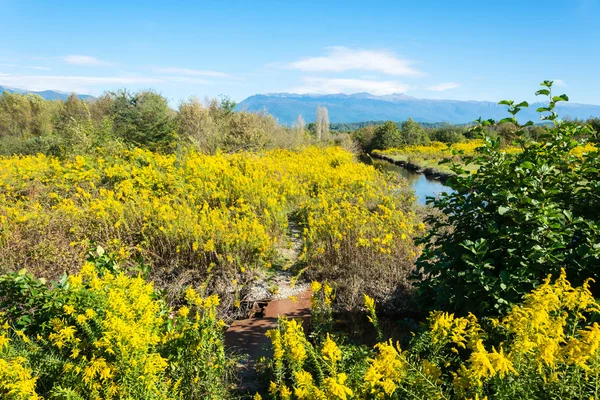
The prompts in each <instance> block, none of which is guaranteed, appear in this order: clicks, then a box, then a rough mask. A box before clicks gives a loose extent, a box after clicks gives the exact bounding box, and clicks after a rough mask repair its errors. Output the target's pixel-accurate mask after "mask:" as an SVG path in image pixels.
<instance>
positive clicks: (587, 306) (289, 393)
mask: <svg viewBox="0 0 600 400" xmlns="http://www.w3.org/2000/svg"><path fill="white" fill-rule="evenodd" d="M313 286H315V287H316V288H318V289H320V290H322V289H321V287H317V286H319V285H318V284H313ZM365 307H366V308H367V310H368V313H369V314H370V313H371V310H374V308H375V304H374V301H373V300H372V299H371V298H369V297H368V296H365ZM598 312H600V304H599V303H598V302H597V301H596V300H595V299H594V297H593V296H592V294H591V292H590V290H589V284H588V283H585V284H584V285H582V286H581V287H577V288H574V287H572V286H571V285H570V283H569V282H568V281H567V279H566V275H565V273H564V272H563V273H562V274H561V276H559V277H558V278H557V279H556V280H555V281H554V282H552V281H551V279H550V277H549V278H548V279H547V280H546V281H545V282H544V284H543V285H540V286H539V287H538V288H536V289H535V290H534V291H533V292H531V293H530V294H529V295H528V296H526V298H525V299H524V301H523V303H522V304H520V305H516V306H514V308H513V309H512V310H511V311H510V313H508V314H507V315H506V316H505V317H503V318H502V319H500V320H492V324H493V325H494V326H495V335H498V334H501V332H503V333H502V334H503V335H505V340H503V341H502V342H500V343H499V344H498V343H497V345H496V346H491V345H489V344H486V341H488V340H489V339H488V337H487V333H486V331H485V330H484V329H483V328H482V326H481V325H480V324H479V322H478V320H477V318H476V317H475V316H473V315H472V314H469V315H468V316H466V317H457V316H454V315H453V314H449V313H445V312H432V313H431V314H430V316H429V318H428V326H429V329H428V331H427V332H425V333H424V334H423V335H422V336H421V337H420V340H426V342H419V344H418V345H417V346H418V349H419V350H418V351H417V352H415V350H414V349H409V350H408V351H402V349H401V348H400V346H399V345H398V344H393V343H392V341H391V340H388V341H382V342H379V343H377V344H376V345H375V347H374V350H373V351H372V352H371V354H370V356H365V359H363V360H361V361H358V360H357V359H356V358H353V357H356V353H355V352H356V350H351V349H350V348H349V346H341V345H339V344H338V343H336V341H335V340H334V337H333V336H332V335H330V334H326V335H323V339H322V340H321V341H320V342H319V341H317V343H316V344H312V343H311V342H309V341H308V340H306V339H305V338H304V336H303V332H302V330H301V329H298V326H299V325H298V324H297V323H295V322H291V321H288V320H282V321H280V326H279V329H277V330H273V331H271V332H270V334H269V336H270V337H271V339H272V341H273V346H274V349H275V354H274V359H275V361H276V363H275V365H276V367H275V369H274V372H275V374H274V376H275V377H277V379H276V380H274V381H273V382H272V384H271V394H272V395H273V396H274V398H288V399H291V398H294V399H350V398H361V399H362V398H369V399H370V398H374V399H375V398H377V399H380V398H381V399H383V398H390V399H403V398H431V399H449V398H460V399H463V398H471V399H484V398H486V396H488V395H490V394H491V393H498V394H499V393H502V394H503V395H506V396H508V397H507V398H512V397H511V396H513V395H515V394H516V393H521V392H520V391H519V390H523V393H531V391H535V390H537V389H535V388H545V389H544V391H542V392H541V393H540V394H539V395H533V397H532V398H548V397H553V398H554V397H557V398H558V397H560V395H559V393H576V394H574V395H573V396H574V397H577V398H596V396H595V394H594V393H595V390H597V388H598V387H600V325H599V324H598V323H596V322H592V323H590V322H588V320H589V317H590V314H597V313H598ZM288 330H289V331H290V333H289V335H290V336H291V337H294V338H295V339H294V341H293V343H294V344H291V343H284V341H282V339H281V338H283V337H286V335H288ZM293 345H297V346H303V347H304V348H305V351H303V352H301V354H302V355H307V356H308V359H309V360H310V362H303V361H304V358H300V359H298V357H297V356H294V354H298V353H299V352H298V350H295V351H292V346H293ZM424 346H425V347H424ZM319 355H320V357H319ZM348 359H350V360H352V361H351V362H350V364H346V363H345V360H348ZM297 361H301V362H297ZM361 362H362V363H363V365H364V366H363V367H358V366H357V364H358V365H360V363H361ZM550 384H552V385H553V386H548V385H550ZM561 385H563V386H561ZM567 385H571V386H569V387H567ZM546 388H547V389H546ZM546 390H548V392H546ZM563 390H564V392H563ZM540 396H541V397H540Z"/></svg>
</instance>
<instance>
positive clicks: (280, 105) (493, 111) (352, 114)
mask: <svg viewBox="0 0 600 400" xmlns="http://www.w3.org/2000/svg"><path fill="white" fill-rule="evenodd" d="M541 105H542V104H541V103H535V104H531V105H530V107H529V108H524V109H522V110H521V112H520V113H519V115H518V117H519V120H520V121H522V122H526V121H528V120H531V121H534V122H539V120H540V118H539V114H538V113H537V112H536V109H537V108H538V107H539V106H541ZM317 106H325V107H327V109H328V111H329V121H330V122H332V123H336V122H337V123H344V122H363V121H381V120H392V121H404V120H406V119H408V118H412V119H414V120H415V121H418V122H449V123H456V124H462V123H469V122H473V121H474V120H476V119H477V118H479V117H482V118H484V119H488V118H493V119H497V120H499V119H502V118H504V117H506V116H508V114H507V109H506V106H501V105H498V104H497V103H494V102H490V101H473V100H471V101H460V100H435V99H418V98H416V97H412V96H408V95H406V94H404V93H392V94H386V95H381V96H378V95H373V94H371V93H364V92H363V93H353V94H344V93H338V94H298V93H270V94H259V95H255V96H250V97H248V98H247V99H245V100H243V101H241V102H240V103H239V104H238V106H237V109H238V110H244V111H250V112H253V111H262V110H264V109H266V110H267V112H269V113H270V114H272V115H273V116H274V117H276V118H277V119H278V120H279V122H280V123H282V124H286V125H291V124H293V123H294V121H296V118H297V117H298V115H299V114H301V115H302V116H303V117H304V120H305V121H306V122H314V121H315V117H316V108H317ZM557 111H558V113H559V115H560V117H561V118H565V117H571V118H588V117H590V116H596V117H600V106H598V105H587V104H576V103H565V104H562V103H561V104H560V105H558V106H557Z"/></svg>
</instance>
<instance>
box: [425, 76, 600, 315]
mask: <svg viewBox="0 0 600 400" xmlns="http://www.w3.org/2000/svg"><path fill="white" fill-rule="evenodd" d="M543 86H544V87H545V88H544V89H542V90H540V91H539V92H538V94H543V95H548V96H549V97H550V104H549V106H548V107H542V108H540V109H539V110H538V111H540V112H543V113H547V114H549V115H546V116H544V117H543V119H549V120H551V121H553V122H554V127H553V128H552V129H549V131H548V134H546V135H543V136H542V141H540V142H535V141H529V140H525V139H520V140H518V141H517V145H518V146H519V147H521V150H520V151H515V152H512V151H501V150H500V149H499V145H500V143H499V140H497V139H496V140H494V139H490V138H488V137H485V138H484V145H483V146H482V147H480V148H479V149H478V152H477V155H476V156H474V157H471V158H465V159H464V161H465V163H466V164H467V165H468V164H470V163H475V164H477V165H479V169H478V170H477V172H476V173H475V174H467V171H465V169H463V168H462V167H461V166H458V165H454V166H453V170H454V172H456V173H457V176H455V177H454V178H451V179H450V180H448V184H449V186H450V187H451V188H452V189H453V190H454V192H452V193H447V194H442V195H441V196H440V198H439V199H430V203H432V204H433V205H434V207H436V208H438V209H439V210H441V212H442V213H444V214H445V217H446V218H441V219H435V220H434V218H430V220H429V222H430V223H431V224H432V229H431V230H430V231H429V234H428V236H427V237H426V238H425V240H424V241H423V243H424V244H425V250H424V252H423V254H422V255H421V257H420V259H419V262H418V266H419V268H420V271H421V275H419V276H418V278H417V279H418V280H419V281H418V283H417V285H418V286H419V287H420V291H421V293H422V295H423V301H425V302H427V303H428V304H433V305H434V306H436V307H441V308H443V309H453V310H456V311H460V312H461V313H465V312H468V311H471V312H473V313H476V314H478V315H485V314H486V313H490V312H491V313H499V312H502V311H506V310H508V309H510V307H511V304H514V303H515V302H518V301H519V300H521V298H522V296H523V295H524V294H525V293H527V292H529V291H530V290H531V289H533V288H535V287H536V286H538V285H540V284H541V282H542V281H543V279H544V277H545V276H546V274H548V273H553V274H557V273H558V272H559V271H560V269H561V268H563V267H564V268H565V270H566V273H567V276H568V277H569V279H570V280H572V281H573V282H574V283H576V284H581V283H582V282H583V281H584V280H585V279H587V278H589V277H593V278H598V271H599V270H598V268H597V265H598V261H599V258H600V247H598V242H599V240H600V226H599V225H598V218H597V209H598V206H599V205H600V204H599V203H598V199H599V198H600V196H599V194H600V191H599V189H600V186H598V184H597V183H596V181H597V179H596V178H597V171H598V167H599V165H598V160H599V159H598V150H597V149H596V148H595V147H593V146H585V143H584V142H582V141H577V140H576V139H575V138H577V137H582V136H585V135H587V134H588V133H589V130H588V129H587V128H586V127H585V126H582V125H580V124H571V123H566V122H562V121H559V120H558V119H556V117H557V116H556V113H555V112H554V105H555V103H556V102H558V101H564V100H567V97H566V96H565V95H562V96H554V97H552V96H551V93H550V89H551V86H552V83H551V82H544V83H543ZM501 103H502V104H507V105H509V111H510V113H511V114H512V115H513V117H511V118H507V119H505V120H502V121H500V123H509V124H515V125H518V123H517V121H516V119H515V118H514V115H516V114H517V113H518V111H519V109H520V108H521V107H524V106H527V103H525V102H523V103H520V104H518V105H515V104H514V103H513V102H501ZM492 122H493V121H483V123H482V124H481V126H480V127H479V130H480V131H482V130H483V128H484V127H485V126H487V125H490V124H491V123H492ZM531 124H532V123H531V122H529V123H527V124H526V126H528V125H531ZM518 126H519V130H518V131H516V132H515V133H514V134H515V135H516V136H517V137H521V136H522V135H523V133H524V131H523V126H520V125H518ZM584 133H585V135H584ZM595 210H596V211H595Z"/></svg>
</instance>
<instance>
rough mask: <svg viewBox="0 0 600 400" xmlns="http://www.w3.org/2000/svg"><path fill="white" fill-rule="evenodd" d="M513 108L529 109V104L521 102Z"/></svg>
mask: <svg viewBox="0 0 600 400" xmlns="http://www.w3.org/2000/svg"><path fill="white" fill-rule="evenodd" d="M515 107H529V103H528V102H526V101H522V102H520V103H519V104H517V105H516V106H515Z"/></svg>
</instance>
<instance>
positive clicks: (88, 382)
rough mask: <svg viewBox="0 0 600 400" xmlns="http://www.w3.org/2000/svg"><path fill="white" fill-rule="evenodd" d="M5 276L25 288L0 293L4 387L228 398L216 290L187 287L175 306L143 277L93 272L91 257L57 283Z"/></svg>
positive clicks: (110, 395) (26, 391)
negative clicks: (201, 292)
mask: <svg viewBox="0 0 600 400" xmlns="http://www.w3.org/2000/svg"><path fill="white" fill-rule="evenodd" d="M0 279H1V281H0V282H1V284H2V286H3V287H4V288H6V287H8V288H10V289H11V292H12V293H13V294H15V293H16V294H19V295H20V296H16V297H3V298H2V299H0V311H4V313H3V314H0V315H1V316H2V317H1V318H2V324H3V327H2V328H0V366H7V367H10V368H11V369H10V371H9V370H6V369H4V368H1V369H0V371H2V372H0V394H3V395H8V396H9V397H8V398H13V397H14V398H38V397H39V398H42V397H44V398H56V399H62V398H69V399H93V398H105V399H120V398H130V399H200V398H204V397H209V398H213V399H225V398H228V395H227V394H228V385H229V383H228V381H227V377H228V371H229V369H230V368H231V361H230V360H229V359H228V358H227V357H226V356H225V351H224V339H223V327H224V324H223V322H222V321H219V320H217V318H216V306H217V305H218V302H219V300H218V298H217V297H216V296H211V297H208V298H202V297H200V296H198V295H197V294H196V293H195V292H194V291H193V290H192V289H190V290H188V292H187V296H186V300H187V304H186V305H185V306H182V307H181V308H179V310H172V309H169V308H167V307H166V306H165V303H164V301H163V300H161V299H160V297H159V296H158V295H157V293H156V292H155V291H154V288H153V285H152V284H151V283H146V282H145V281H144V279H143V278H141V277H129V276H126V275H124V274H123V273H112V272H110V271H108V270H100V271H96V268H95V266H94V264H92V263H87V264H85V265H84V266H83V268H82V269H81V272H79V273H78V274H75V275H71V276H69V277H68V278H66V279H65V280H64V281H63V282H62V283H60V284H55V286H54V287H52V288H48V287H46V285H44V284H43V283H42V282H39V281H37V280H36V279H35V278H33V277H32V276H30V275H28V274H27V273H26V272H21V273H19V274H11V275H7V276H3V277H2V278H0ZM25 282H27V283H28V285H26V284H25ZM32 287H35V290H36V291H35V292H33V291H32V290H31V288H32ZM24 296H26V297H27V298H28V299H30V302H29V304H27V303H25V302H23V297H24ZM36 306H39V308H36ZM22 307H26V309H21V310H20V311H19V312H16V311H15V308H22ZM27 307H29V308H27ZM26 316H27V317H29V318H28V319H27V323H26V324H25V325H23V324H22V322H23V320H24V317H26ZM18 326H20V328H18ZM5 371H6V372H5ZM10 396H13V397H10ZM3 398H4V396H3Z"/></svg>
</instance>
